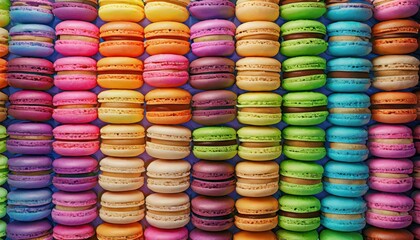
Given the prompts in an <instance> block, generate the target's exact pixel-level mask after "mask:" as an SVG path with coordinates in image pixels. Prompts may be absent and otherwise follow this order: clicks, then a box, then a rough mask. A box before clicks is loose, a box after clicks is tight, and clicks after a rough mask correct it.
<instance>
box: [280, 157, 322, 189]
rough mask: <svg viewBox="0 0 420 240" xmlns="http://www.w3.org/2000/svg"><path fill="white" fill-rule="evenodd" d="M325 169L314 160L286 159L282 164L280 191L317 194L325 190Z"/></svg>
mask: <svg viewBox="0 0 420 240" xmlns="http://www.w3.org/2000/svg"><path fill="white" fill-rule="evenodd" d="M323 173H324V169H323V167H322V166H321V165H319V164H316V163H314V162H300V161H294V160H284V161H282V162H281V164H280V175H281V177H280V183H279V189H280V191H282V192H284V193H287V194H292V195H299V196H307V195H315V194H318V193H320V192H322V190H323V185H322V181H321V179H322V174H323Z"/></svg>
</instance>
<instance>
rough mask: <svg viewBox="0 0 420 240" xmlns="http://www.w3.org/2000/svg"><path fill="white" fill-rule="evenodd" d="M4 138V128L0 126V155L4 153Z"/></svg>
mask: <svg viewBox="0 0 420 240" xmlns="http://www.w3.org/2000/svg"><path fill="white" fill-rule="evenodd" d="M6 138H7V131H6V127H5V126H3V125H0V153H4V152H6Z"/></svg>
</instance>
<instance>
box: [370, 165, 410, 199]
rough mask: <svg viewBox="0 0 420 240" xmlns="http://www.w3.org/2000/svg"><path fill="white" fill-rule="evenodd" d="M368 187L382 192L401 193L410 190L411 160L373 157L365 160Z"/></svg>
mask: <svg viewBox="0 0 420 240" xmlns="http://www.w3.org/2000/svg"><path fill="white" fill-rule="evenodd" d="M367 164H368V166H369V172H370V177H369V180H368V183H369V187H370V188H371V189H375V190H378V191H382V192H392V193H402V192H406V191H409V190H411V188H412V187H413V182H414V180H413V178H412V177H411V176H410V175H409V174H411V173H413V162H412V161H411V160H409V159H380V158H374V159H370V160H369V161H368V162H367Z"/></svg>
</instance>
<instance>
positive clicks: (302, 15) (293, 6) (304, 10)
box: [280, 0, 326, 21]
mask: <svg viewBox="0 0 420 240" xmlns="http://www.w3.org/2000/svg"><path fill="white" fill-rule="evenodd" d="M280 12H281V17H282V18H284V19H285V20H287V21H291V20H299V19H317V18H320V17H321V16H322V15H324V13H325V12H326V7H325V3H324V1H316V2H315V1H314V2H312V1H310V0H307V1H305V0H304V1H297V0H285V1H281V6H280Z"/></svg>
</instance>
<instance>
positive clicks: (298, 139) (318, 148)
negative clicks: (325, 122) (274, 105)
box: [282, 126, 327, 161]
mask: <svg viewBox="0 0 420 240" xmlns="http://www.w3.org/2000/svg"><path fill="white" fill-rule="evenodd" d="M282 136H283V139H284V140H285V141H284V146H283V152H284V155H286V157H288V158H291V159H295V160H300V161H318V160H321V159H322V158H324V157H325V156H326V155H327V151H326V149H325V146H324V144H325V131H324V129H322V128H319V127H314V126H311V127H298V126H289V127H286V128H285V129H283V132H282Z"/></svg>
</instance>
